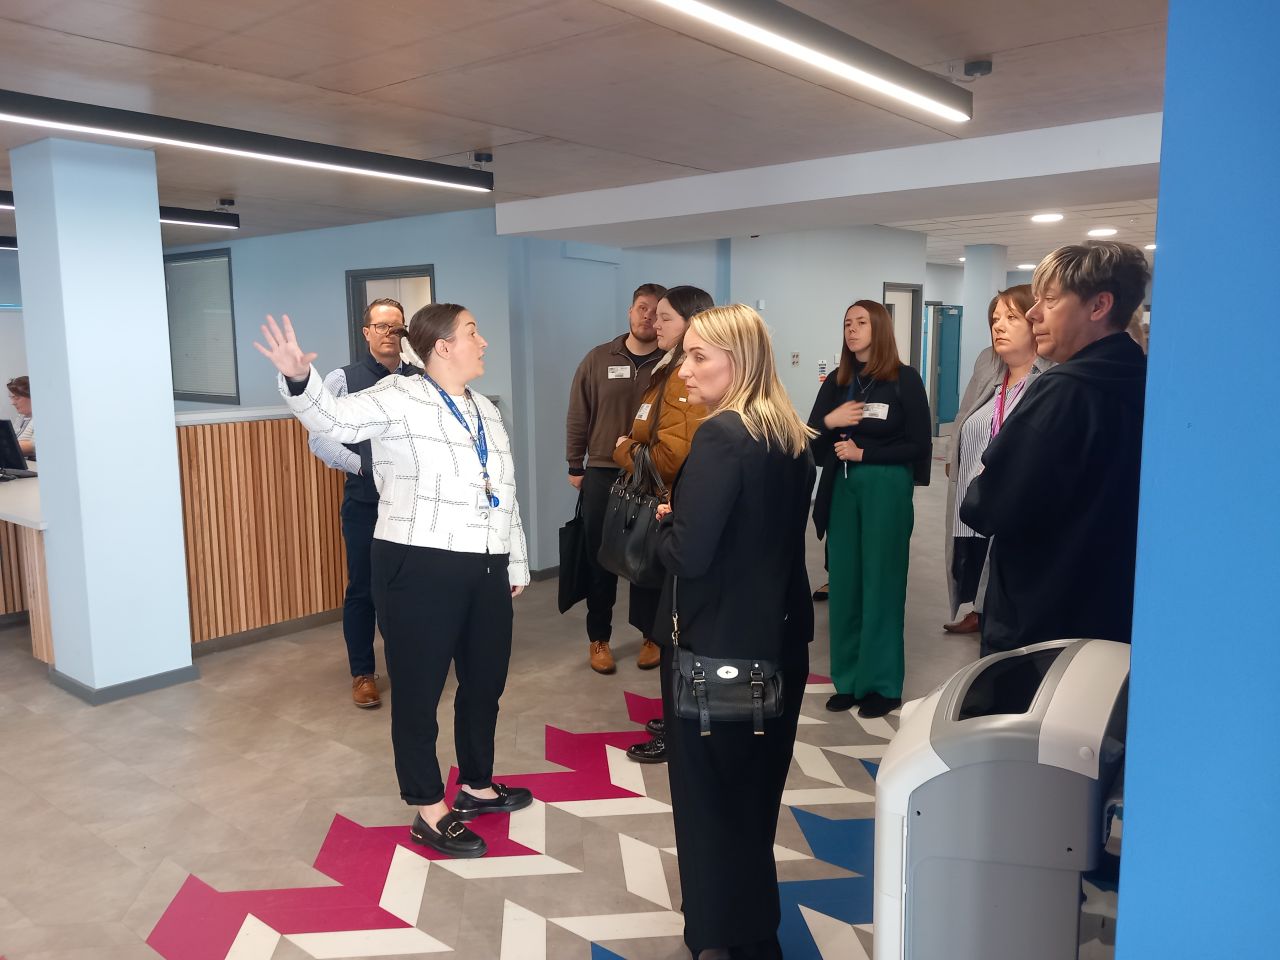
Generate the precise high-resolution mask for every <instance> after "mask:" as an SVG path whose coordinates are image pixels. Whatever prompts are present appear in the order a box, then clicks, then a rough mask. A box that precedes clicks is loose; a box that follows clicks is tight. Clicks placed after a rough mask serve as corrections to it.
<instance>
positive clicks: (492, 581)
mask: <svg viewBox="0 0 1280 960" xmlns="http://www.w3.org/2000/svg"><path fill="white" fill-rule="evenodd" d="M373 596H374V603H375V604H376V605H377V609H378V625H379V627H380V628H381V630H382V639H383V643H384V644H385V646H386V658H387V672H388V673H389V674H390V677H391V684H392V690H393V693H392V697H391V746H392V750H393V751H394V753H395V761H396V776H397V778H398V779H399V781H400V796H402V797H403V798H404V801H405V803H409V804H414V805H423V804H432V803H438V802H439V801H441V800H443V799H444V780H443V779H442V778H441V776H440V762H439V760H438V759H437V758H436V736H437V735H438V734H439V732H440V728H439V725H438V724H437V722H436V710H437V708H438V707H439V705H440V694H441V693H442V692H443V690H444V684H445V680H446V679H447V678H448V676H449V665H450V664H451V663H452V664H454V667H455V672H456V674H457V677H458V690H457V693H456V694H455V695H454V699H453V743H454V748H455V750H456V751H457V755H458V782H459V783H460V784H465V785H466V786H469V787H476V788H484V787H487V786H489V785H490V784H491V782H492V780H491V778H492V777H493V735H494V730H495V729H496V727H497V725H498V699H499V698H500V697H501V696H502V691H503V688H504V687H505V686H506V683H507V666H508V664H509V662H510V660H511V587H510V583H509V582H508V579H507V556H506V554H502V555H501V556H490V555H489V554H483V553H461V552H458V551H454V550H436V549H433V548H431V547H410V546H407V545H405V544H402V543H390V542H388V541H386V540H374V541H373Z"/></svg>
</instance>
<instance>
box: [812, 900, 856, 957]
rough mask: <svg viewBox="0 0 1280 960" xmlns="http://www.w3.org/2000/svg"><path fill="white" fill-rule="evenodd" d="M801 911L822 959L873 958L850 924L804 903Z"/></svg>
mask: <svg viewBox="0 0 1280 960" xmlns="http://www.w3.org/2000/svg"><path fill="white" fill-rule="evenodd" d="M800 913H801V914H802V915H803V916H804V922H805V923H806V924H807V925H808V927H809V933H810V934H811V935H812V936H813V942H814V943H816V944H817V945H818V953H819V954H821V955H822V960H871V958H870V957H868V956H867V951H866V949H865V948H864V947H863V946H862V941H861V940H859V939H858V934H857V933H856V932H855V931H854V929H853V927H852V926H851V925H850V924H847V923H845V922H844V921H843V920H837V919H835V918H834V917H829V916H827V915H826V914H825V913H819V912H818V911H817V910H814V909H812V908H810V907H806V906H804V905H803V904H801V905H800Z"/></svg>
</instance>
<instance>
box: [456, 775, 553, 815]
mask: <svg viewBox="0 0 1280 960" xmlns="http://www.w3.org/2000/svg"><path fill="white" fill-rule="evenodd" d="M493 789H494V791H495V792H496V793H497V794H498V795H497V796H496V797H494V798H493V799H492V800H483V799H481V798H480V797H473V796H472V795H471V794H469V793H467V791H465V790H459V791H458V795H457V796H456V797H454V798H453V812H454V813H455V814H456V815H457V817H458V819H459V820H471V819H473V818H475V817H478V816H480V814H482V813H514V812H515V811H517V810H523V809H524V808H525V807H527V806H528V805H529V804H531V803H533V794H532V793H530V792H529V791H528V790H526V789H525V788H524V787H507V786H503V785H502V784H501V783H494V784H493Z"/></svg>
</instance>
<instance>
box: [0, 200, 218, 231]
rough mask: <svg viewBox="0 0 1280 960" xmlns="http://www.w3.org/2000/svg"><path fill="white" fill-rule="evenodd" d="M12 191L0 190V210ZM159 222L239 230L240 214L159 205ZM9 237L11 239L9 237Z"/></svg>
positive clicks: (8, 204)
mask: <svg viewBox="0 0 1280 960" xmlns="http://www.w3.org/2000/svg"><path fill="white" fill-rule="evenodd" d="M12 209H14V204H13V191H12V190H0V210H12ZM160 222H161V223H176V224H181V225H182V226H186V227H215V228H217V229H219V230H239V229H240V214H238V213H227V212H225V211H223V210H192V209H190V208H188V207H161V208H160ZM9 239H13V238H12V237H10V238H9Z"/></svg>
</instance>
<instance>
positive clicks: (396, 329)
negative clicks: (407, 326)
mask: <svg viewBox="0 0 1280 960" xmlns="http://www.w3.org/2000/svg"><path fill="white" fill-rule="evenodd" d="M366 326H367V327H368V328H369V329H370V330H372V331H373V332H374V333H376V334H377V335H378V336H380V337H385V336H386V335H387V334H388V333H392V334H395V335H396V336H397V337H403V336H404V325H403V324H399V323H370V324H366Z"/></svg>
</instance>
